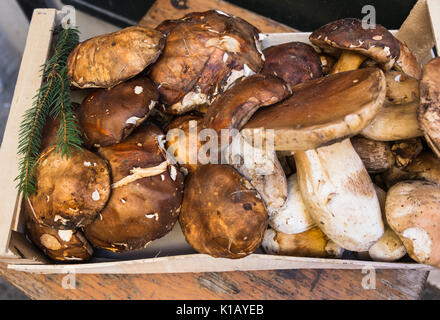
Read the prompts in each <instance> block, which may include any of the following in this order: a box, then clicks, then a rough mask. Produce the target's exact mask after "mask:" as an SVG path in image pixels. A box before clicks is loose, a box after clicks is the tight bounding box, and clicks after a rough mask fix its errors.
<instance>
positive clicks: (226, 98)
mask: <svg viewBox="0 0 440 320" xmlns="http://www.w3.org/2000/svg"><path fill="white" fill-rule="evenodd" d="M289 94H290V89H289V87H288V86H287V85H286V83H285V82H284V81H283V80H281V79H280V78H277V77H275V76H271V75H268V76H265V75H262V74H256V75H253V76H250V77H248V78H245V79H243V80H241V81H237V83H236V84H235V85H234V86H233V87H232V88H230V89H229V90H226V91H225V92H224V93H223V94H222V95H220V96H219V97H218V99H216V100H215V102H214V103H213V104H212V105H211V106H210V107H209V109H208V112H207V113H206V114H205V116H204V118H203V123H202V124H203V127H204V128H211V129H214V130H215V131H216V132H217V133H218V134H219V135H220V133H221V130H222V129H239V130H240V129H241V128H242V127H243V126H244V125H245V124H246V123H247V121H248V120H249V118H250V117H251V116H252V115H253V114H254V113H255V112H256V111H257V110H258V109H259V108H260V107H264V106H268V105H272V104H274V103H277V102H279V101H281V100H283V99H284V98H286V97H287V96H288V95H289Z"/></svg>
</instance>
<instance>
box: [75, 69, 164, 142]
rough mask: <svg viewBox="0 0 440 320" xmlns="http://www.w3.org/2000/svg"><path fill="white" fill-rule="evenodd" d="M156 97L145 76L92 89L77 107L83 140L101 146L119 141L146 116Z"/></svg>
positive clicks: (157, 97)
mask: <svg viewBox="0 0 440 320" xmlns="http://www.w3.org/2000/svg"><path fill="white" fill-rule="evenodd" d="M158 99H159V94H158V92H157V90H156V88H155V87H154V86H153V84H152V82H151V81H150V80H149V79H148V78H145V77H142V78H141V77H140V78H136V79H132V80H129V81H127V82H124V83H121V84H119V85H117V86H115V87H114V88H112V89H107V90H105V89H98V90H96V91H94V92H92V93H91V94H90V95H89V96H87V98H85V99H84V101H83V103H82V104H81V107H80V108H79V110H78V118H79V123H80V125H81V127H82V129H83V133H84V140H85V143H86V144H87V145H88V146H98V147H99V146H102V147H104V146H108V145H112V144H115V143H119V142H121V141H122V140H124V139H125V138H126V137H127V136H128V135H129V134H130V133H131V132H132V131H133V130H134V129H135V128H136V127H137V126H138V125H140V124H141V123H142V122H143V121H144V120H145V119H146V118H147V117H148V115H149V113H150V112H151V110H152V109H153V108H154V106H155V104H156V103H157V100H158Z"/></svg>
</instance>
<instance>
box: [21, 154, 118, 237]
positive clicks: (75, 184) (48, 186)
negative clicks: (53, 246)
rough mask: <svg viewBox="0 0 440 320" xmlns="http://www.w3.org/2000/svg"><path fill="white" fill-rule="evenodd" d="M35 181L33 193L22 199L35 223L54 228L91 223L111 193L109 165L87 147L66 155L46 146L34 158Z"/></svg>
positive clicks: (76, 226) (73, 227)
mask: <svg viewBox="0 0 440 320" xmlns="http://www.w3.org/2000/svg"><path fill="white" fill-rule="evenodd" d="M36 181H37V190H36V193H34V194H32V195H31V196H30V197H29V198H26V199H25V201H26V202H28V205H29V207H30V211H31V213H32V216H33V218H34V219H35V220H36V221H37V222H38V223H40V224H43V225H45V226H48V227H53V228H57V229H63V230H65V229H75V228H79V227H83V226H86V225H87V224H89V223H91V222H92V221H93V220H94V219H95V218H96V217H97V216H98V214H99V212H100V211H101V210H102V209H103V208H104V206H105V204H106V203H107V200H108V198H109V196H110V170H109V167H108V164H107V162H106V161H105V160H104V159H102V158H101V157H99V156H98V155H96V154H94V153H92V152H90V151H88V150H78V149H73V150H72V152H71V154H70V157H69V158H67V157H62V156H61V153H59V152H56V151H55V146H52V147H49V148H47V149H46V150H45V151H44V152H43V153H42V154H41V155H40V157H39V159H38V161H37V167H36Z"/></svg>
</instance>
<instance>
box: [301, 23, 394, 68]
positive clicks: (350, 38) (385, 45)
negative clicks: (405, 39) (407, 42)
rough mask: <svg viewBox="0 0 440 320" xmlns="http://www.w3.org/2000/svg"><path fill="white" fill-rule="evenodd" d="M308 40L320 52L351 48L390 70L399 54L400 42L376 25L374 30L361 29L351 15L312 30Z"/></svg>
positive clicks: (359, 24) (360, 24) (360, 25)
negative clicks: (320, 50) (320, 49)
mask: <svg viewBox="0 0 440 320" xmlns="http://www.w3.org/2000/svg"><path fill="white" fill-rule="evenodd" d="M309 39H310V41H311V42H312V43H313V44H314V45H316V46H318V47H320V48H322V49H324V51H326V50H328V51H329V52H335V51H337V49H343V50H352V51H355V52H358V53H360V54H363V55H365V56H368V57H370V58H372V59H374V60H376V61H377V62H379V63H381V64H383V65H384V66H385V69H386V70H389V69H391V68H392V67H393V65H394V63H395V61H396V60H397V59H398V58H399V56H400V43H399V41H398V40H397V39H396V38H395V37H394V36H393V35H392V34H391V33H390V32H389V31H388V30H387V29H386V28H384V27H383V26H381V25H380V24H376V27H375V28H374V29H364V28H363V27H362V21H361V20H359V19H354V18H345V19H340V20H337V21H334V22H330V23H328V24H326V25H325V26H322V27H321V28H319V29H318V30H316V31H315V32H313V33H312V34H311V35H310V37H309ZM335 49H336V50H335Z"/></svg>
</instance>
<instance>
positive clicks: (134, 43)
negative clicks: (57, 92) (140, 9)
mask: <svg viewBox="0 0 440 320" xmlns="http://www.w3.org/2000/svg"><path fill="white" fill-rule="evenodd" d="M164 44H165V39H164V36H163V35H162V34H161V33H160V32H159V31H156V30H152V29H149V28H145V27H141V26H134V27H128V28H125V29H122V30H120V31H117V32H113V33H109V34H104V35H101V36H97V37H94V38H91V39H89V40H86V41H84V42H81V43H80V44H78V45H77V46H76V48H75V49H74V50H73V51H72V53H71V54H70V55H69V58H68V60H67V70H68V71H67V74H68V76H69V77H70V79H71V82H72V84H73V85H75V86H76V87H79V88H111V87H113V86H115V85H117V84H119V83H121V82H123V81H125V80H127V79H130V78H132V77H134V76H136V75H137V74H139V73H140V72H142V71H143V70H144V69H145V68H146V67H147V66H148V65H150V64H151V63H153V62H154V61H156V59H157V58H158V57H159V55H160V53H161V52H162V49H163V47H164Z"/></svg>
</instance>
